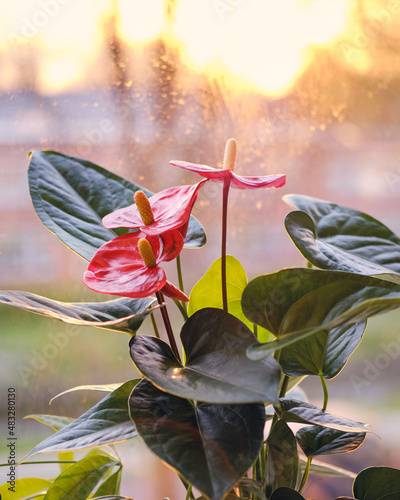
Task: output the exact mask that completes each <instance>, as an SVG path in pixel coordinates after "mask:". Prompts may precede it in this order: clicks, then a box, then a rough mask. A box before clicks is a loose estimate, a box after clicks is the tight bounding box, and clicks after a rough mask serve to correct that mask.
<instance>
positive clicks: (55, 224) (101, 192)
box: [28, 151, 205, 261]
mask: <svg viewBox="0 0 400 500" xmlns="http://www.w3.org/2000/svg"><path fill="white" fill-rule="evenodd" d="M28 176H29V189H30V193H31V197H32V203H33V206H34V208H35V210H36V213H37V215H38V216H39V219H40V220H41V221H42V223H43V224H44V225H45V226H46V227H47V228H48V229H49V230H50V231H51V232H53V233H54V234H55V235H56V236H57V237H58V238H59V239H60V240H61V241H62V242H63V243H64V244H65V245H66V246H67V247H69V248H71V250H73V251H74V252H76V253H77V254H78V255H80V256H81V257H83V258H84V259H86V260H88V261H89V260H90V259H91V258H92V257H93V255H94V253H95V252H96V250H97V249H98V248H99V247H100V246H101V245H103V244H104V243H106V242H107V241H109V240H111V239H113V238H115V236H117V234H123V233H125V232H127V231H126V230H121V229H119V230H118V233H116V232H114V231H111V230H110V229H106V228H105V227H104V226H103V224H102V222H101V221H102V219H103V217H104V216H105V215H107V214H109V213H110V212H114V211H115V210H117V209H119V208H123V207H126V206H128V205H131V204H132V202H133V195H134V193H135V192H136V191H138V190H141V191H144V192H145V193H146V194H147V195H148V196H151V195H152V193H151V192H149V191H147V190H146V189H144V188H142V187H140V186H138V185H136V184H133V183H132V182H129V181H127V180H125V179H123V178H122V177H119V176H118V175H116V174H113V173H112V172H109V171H108V170H106V169H104V168H102V167H99V166H98V165H95V164H94V163H91V162H89V161H86V160H82V159H80V158H74V157H72V156H68V155H64V154H62V153H57V152H55V151H34V152H33V153H32V155H31V159H30V164H29V171H28ZM204 243H205V233H204V230H203V228H202V227H201V225H200V223H199V222H198V221H197V220H195V219H194V217H191V218H190V223H189V229H188V232H187V235H186V244H185V245H186V246H189V247H198V246H202V245H204Z"/></svg>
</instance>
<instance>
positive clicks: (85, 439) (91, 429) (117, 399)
mask: <svg viewBox="0 0 400 500" xmlns="http://www.w3.org/2000/svg"><path fill="white" fill-rule="evenodd" d="M137 383H138V380H130V381H129V382H125V383H124V384H122V385H121V386H120V387H118V389H116V390H115V391H113V392H112V393H111V394H109V395H108V396H106V397H105V398H104V399H102V400H101V401H100V402H99V403H97V405H95V406H93V408H91V409H90V410H88V411H87V412H86V413H84V414H83V415H82V416H80V417H79V418H78V419H76V420H74V421H73V422H72V423H71V424H69V425H68V426H67V427H65V428H63V429H62V430H60V431H59V432H57V433H55V434H53V435H52V436H50V437H48V438H47V439H45V440H44V441H42V442H41V443H40V444H38V445H37V446H36V447H35V448H34V449H33V450H32V451H31V452H30V453H29V454H28V455H27V456H26V457H25V458H24V459H23V460H26V459H27V458H28V457H30V456H32V455H34V454H36V453H50V452H53V451H57V452H60V451H70V450H80V449H83V448H93V447H95V446H102V445H105V444H111V443H116V442H119V441H125V440H127V439H130V438H133V437H135V436H136V435H137V432H136V429H135V427H134V426H133V424H132V421H131V419H130V417H129V412H128V397H129V394H130V393H131V391H132V389H133V387H134V386H135V385H136V384H137Z"/></svg>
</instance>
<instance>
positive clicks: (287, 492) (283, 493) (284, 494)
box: [269, 488, 305, 500]
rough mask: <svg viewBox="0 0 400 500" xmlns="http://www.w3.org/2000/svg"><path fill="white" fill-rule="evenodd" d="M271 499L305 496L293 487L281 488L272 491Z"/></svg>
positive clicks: (282, 499)
mask: <svg viewBox="0 0 400 500" xmlns="http://www.w3.org/2000/svg"><path fill="white" fill-rule="evenodd" d="M269 500H305V498H304V497H303V496H302V495H300V493H298V492H297V491H296V490H292V489H291V488H279V489H277V490H275V491H274V492H273V493H272V496H271V497H270V499H269Z"/></svg>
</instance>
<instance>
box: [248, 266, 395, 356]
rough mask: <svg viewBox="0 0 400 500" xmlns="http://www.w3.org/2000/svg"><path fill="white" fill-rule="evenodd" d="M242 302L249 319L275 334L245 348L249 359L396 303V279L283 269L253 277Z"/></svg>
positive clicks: (387, 309) (391, 306) (362, 319)
mask: <svg viewBox="0 0 400 500" xmlns="http://www.w3.org/2000/svg"><path fill="white" fill-rule="evenodd" d="M242 306H243V312H244V313H245V314H246V316H247V317H248V319H249V320H250V321H252V322H254V323H257V324H260V325H261V326H264V327H265V328H267V329H268V330H270V331H272V332H273V333H274V335H276V336H277V337H278V339H277V340H275V341H273V342H271V343H267V344H260V345H254V346H251V348H250V349H248V355H249V356H251V357H252V359H261V358H262V357H263V356H265V355H268V354H271V352H274V351H276V350H277V349H281V348H283V347H286V346H288V345H291V344H293V342H296V341H298V340H301V339H303V338H306V337H308V336H310V335H312V334H314V333H317V332H320V331H323V330H330V329H332V328H335V327H338V326H345V325H352V324H354V323H357V322H362V321H365V320H366V319H367V318H368V317H370V316H373V315H375V314H379V313H383V312H387V311H390V310H393V309H396V308H398V307H400V284H398V283H391V282H389V281H385V280H381V279H378V278H371V277H369V276H362V275H360V274H353V273H343V272H339V271H320V270H316V269H304V268H299V269H284V270H282V271H279V272H277V273H273V274H267V275H264V276H259V277H258V278H255V279H254V280H252V281H251V282H250V283H249V284H248V285H247V287H246V288H245V290H244V292H243V296H242Z"/></svg>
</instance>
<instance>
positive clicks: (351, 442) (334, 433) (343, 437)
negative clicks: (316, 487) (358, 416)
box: [296, 425, 366, 457]
mask: <svg viewBox="0 0 400 500" xmlns="http://www.w3.org/2000/svg"><path fill="white" fill-rule="evenodd" d="M365 436H366V434H365V432H358V433H354V432H343V431H338V430H336V429H329V428H327V427H321V426H319V425H312V426H307V427H302V428H301V429H299V430H298V431H297V433H296V439H297V442H298V443H299V446H300V448H301V449H302V450H303V452H304V454H305V455H306V456H307V457H314V456H317V455H329V454H332V453H345V452H346V453H347V452H349V451H354V450H356V449H357V448H358V447H359V446H360V445H361V444H362V443H363V441H364V439H365Z"/></svg>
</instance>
